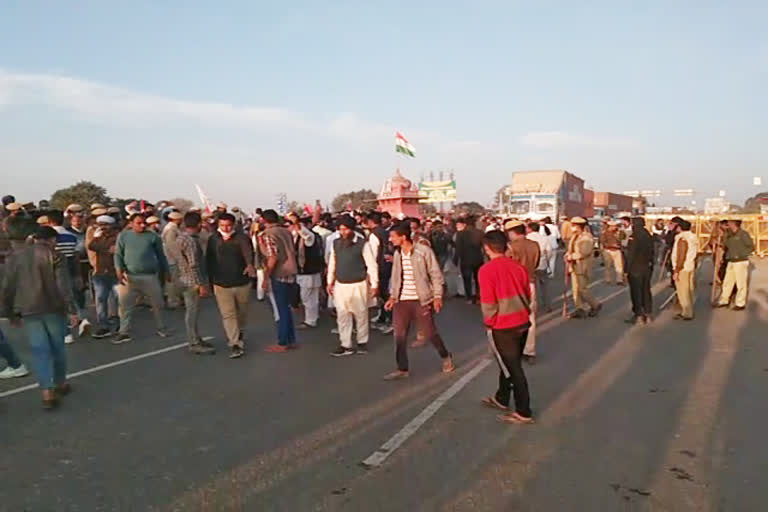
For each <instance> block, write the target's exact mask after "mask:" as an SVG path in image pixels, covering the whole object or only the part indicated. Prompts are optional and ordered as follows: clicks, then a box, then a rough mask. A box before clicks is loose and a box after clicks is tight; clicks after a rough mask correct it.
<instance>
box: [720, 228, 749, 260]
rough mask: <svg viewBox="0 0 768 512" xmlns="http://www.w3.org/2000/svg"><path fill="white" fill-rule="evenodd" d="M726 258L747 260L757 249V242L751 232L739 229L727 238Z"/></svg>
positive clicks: (725, 243)
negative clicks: (753, 239) (750, 234)
mask: <svg viewBox="0 0 768 512" xmlns="http://www.w3.org/2000/svg"><path fill="white" fill-rule="evenodd" d="M724 245H725V259H726V260H727V261H747V260H748V259H749V255H750V254H752V251H754V250H755V243H754V242H753V241H752V237H751V236H749V233H747V232H746V231H744V230H743V229H739V230H738V231H737V232H736V233H733V234H731V235H730V236H728V237H727V238H726V239H725V242H724Z"/></svg>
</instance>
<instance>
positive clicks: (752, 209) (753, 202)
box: [742, 192, 768, 213]
mask: <svg viewBox="0 0 768 512" xmlns="http://www.w3.org/2000/svg"><path fill="white" fill-rule="evenodd" d="M764 200H765V201H768V192H760V193H759V194H757V195H754V196H752V197H750V198H749V199H747V201H746V202H745V203H744V208H743V210H742V213H760V204H761V203H762V202H763V201H764ZM766 204H768V203H766Z"/></svg>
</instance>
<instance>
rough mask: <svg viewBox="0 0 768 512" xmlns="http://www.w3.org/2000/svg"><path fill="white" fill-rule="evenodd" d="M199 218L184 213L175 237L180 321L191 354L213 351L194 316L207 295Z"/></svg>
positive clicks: (197, 215) (196, 214) (195, 213)
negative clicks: (201, 335)
mask: <svg viewBox="0 0 768 512" xmlns="http://www.w3.org/2000/svg"><path fill="white" fill-rule="evenodd" d="M201 223H202V218H201V216H200V214H199V213H198V212H187V213H186V214H185V215H184V220H183V225H184V231H183V232H181V233H180V234H179V236H178V237H177V238H176V242H175V243H176V248H177V252H176V256H177V260H176V264H177V265H178V284H179V285H180V286H181V288H180V290H181V295H182V297H183V299H184V309H185V310H186V311H185V314H184V325H185V326H186V329H187V342H188V343H189V351H190V352H191V353H193V354H199V355H203V354H214V353H216V349H215V348H214V347H213V345H211V344H210V343H208V342H207V341H203V339H202V338H201V337H200V334H199V333H198V328H197V320H198V317H199V316H200V298H201V297H206V296H207V295H208V288H207V287H206V282H207V276H206V275H205V259H204V258H205V257H204V256H203V248H202V246H201V245H200V225H201Z"/></svg>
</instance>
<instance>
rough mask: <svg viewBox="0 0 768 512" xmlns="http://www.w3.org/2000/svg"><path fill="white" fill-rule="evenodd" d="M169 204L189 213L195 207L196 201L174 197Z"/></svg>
mask: <svg viewBox="0 0 768 512" xmlns="http://www.w3.org/2000/svg"><path fill="white" fill-rule="evenodd" d="M168 202H169V203H171V204H172V205H173V206H175V207H176V208H178V209H179V211H181V212H188V211H189V210H191V209H192V208H194V207H195V203H194V201H192V200H190V199H185V198H183V197H174V198H173V199H170V200H169V201H168Z"/></svg>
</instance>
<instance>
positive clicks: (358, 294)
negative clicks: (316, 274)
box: [328, 215, 410, 357]
mask: <svg viewBox="0 0 768 512" xmlns="http://www.w3.org/2000/svg"><path fill="white" fill-rule="evenodd" d="M338 223H339V226H338V227H339V238H337V239H335V240H334V241H333V246H332V247H331V255H330V259H329V261H328V294H329V295H332V296H333V301H334V303H335V305H336V321H337V324H338V328H339V337H340V338H341V345H340V346H339V348H337V349H336V350H335V351H333V352H332V353H331V355H332V356H334V357H343V356H349V355H352V354H354V353H355V352H354V351H353V350H352V319H353V318H354V323H355V326H356V327H357V353H358V354H366V353H368V349H367V346H368V333H369V328H368V301H369V299H370V298H371V297H375V296H376V294H377V293H378V287H379V268H378V265H377V264H376V255H375V254H374V253H373V250H372V249H371V246H370V244H369V242H367V241H366V240H365V237H364V236H363V235H361V234H360V233H357V232H356V231H355V219H353V218H352V217H350V216H348V215H344V216H342V217H341V218H340V219H339V221H338ZM409 229H410V227H409Z"/></svg>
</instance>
